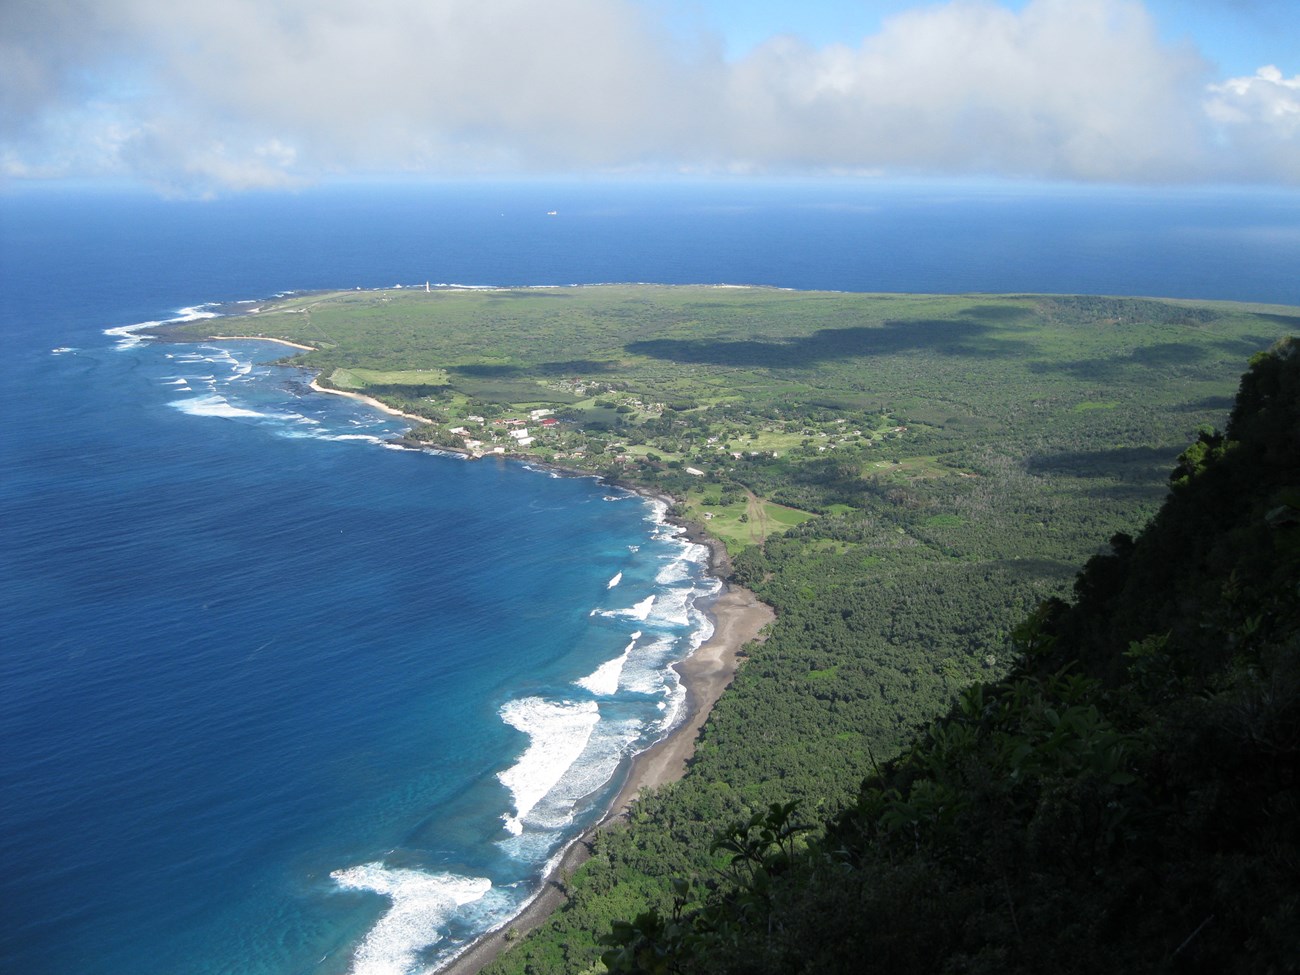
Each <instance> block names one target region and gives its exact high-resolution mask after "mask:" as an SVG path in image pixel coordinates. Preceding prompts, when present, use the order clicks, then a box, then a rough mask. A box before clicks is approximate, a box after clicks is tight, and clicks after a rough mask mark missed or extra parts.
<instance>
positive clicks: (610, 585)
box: [605, 572, 623, 589]
mask: <svg viewBox="0 0 1300 975" xmlns="http://www.w3.org/2000/svg"><path fill="white" fill-rule="evenodd" d="M622 581H623V573H622V572H616V573H614V578H613V579H610V580H609V582H608V583H607V584H606V585H605V588H606V589H613V588H614V587H615V586H617V585H618V584H619V583H620V582H622Z"/></svg>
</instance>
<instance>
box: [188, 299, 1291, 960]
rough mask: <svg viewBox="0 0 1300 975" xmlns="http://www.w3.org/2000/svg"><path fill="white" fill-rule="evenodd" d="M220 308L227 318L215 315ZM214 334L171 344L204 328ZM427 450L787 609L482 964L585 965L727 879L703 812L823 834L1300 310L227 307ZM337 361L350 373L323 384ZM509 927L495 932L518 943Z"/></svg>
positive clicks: (1146, 503)
mask: <svg viewBox="0 0 1300 975" xmlns="http://www.w3.org/2000/svg"><path fill="white" fill-rule="evenodd" d="M216 321H217V322H221V327H222V328H228V327H229V325H230V322H229V320H225V321H223V320H220V319H218V320H216ZM214 324H215V323H214V322H197V323H194V324H193V325H190V326H186V327H185V328H182V329H173V330H171V332H172V334H175V335H177V336H178V337H191V338H195V337H201V336H203V335H205V334H210V332H208V331H206V330H210V329H212V328H213V327H214ZM237 330H238V332H239V333H240V334H243V335H262V336H265V337H274V338H279V339H287V340H290V341H293V342H296V343H300V344H303V345H309V346H311V347H312V348H313V350H314V351H310V352H304V353H302V354H301V355H297V356H294V357H293V358H292V361H293V362H295V363H297V364H300V365H303V366H305V367H307V368H310V369H313V370H316V371H318V372H319V374H320V377H321V381H322V382H323V383H324V384H325V385H327V386H328V385H330V384H331V383H332V384H333V385H335V386H336V387H337V388H340V389H346V390H349V391H353V392H361V393H364V394H368V395H371V396H374V397H376V398H378V399H380V400H382V401H384V402H385V403H388V404H390V405H392V406H394V407H396V408H398V409H400V410H403V411H405V412H409V413H413V414H419V415H421V416H424V417H426V418H428V419H429V420H430V421H431V422H430V423H429V424H427V425H424V426H421V427H420V428H419V429H418V430H415V431H413V432H412V436H413V437H419V438H421V439H422V440H424V441H426V442H428V443H430V444H432V445H440V446H451V447H457V448H460V449H464V450H467V451H470V452H471V453H490V452H492V451H494V450H501V451H504V452H507V453H509V454H514V455H526V456H530V457H533V458H536V459H539V460H543V461H548V462H552V463H555V464H557V465H560V466H564V467H569V468H574V469H579V470H587V471H593V472H598V473H602V474H607V475H610V476H612V477H614V478H617V479H620V480H623V481H626V482H630V483H635V484H638V485H642V486H646V487H650V488H654V489H658V490H662V491H664V492H665V493H668V494H670V495H672V496H673V497H675V498H677V499H679V502H680V503H679V506H678V513H679V514H682V515H685V516H687V517H689V518H692V519H693V520H695V521H698V522H699V523H700V524H701V525H702V526H703V527H705V528H706V530H710V531H711V532H712V533H713V534H715V535H716V536H717V537H719V538H720V539H721V540H722V541H724V542H725V544H726V546H727V548H728V551H729V553H730V555H731V561H732V566H733V572H734V578H735V580H736V581H737V582H739V583H740V584H741V585H744V586H746V587H748V588H749V589H751V590H752V591H753V592H754V593H755V594H756V595H757V596H758V597H759V598H760V599H761V600H763V601H764V602H766V603H768V604H769V605H771V606H772V607H773V608H774V609H775V611H776V614H777V619H776V622H775V623H774V624H773V625H772V627H771V629H770V634H769V636H768V638H767V640H766V641H764V642H762V643H760V644H753V645H751V646H750V647H749V649H748V658H747V660H746V662H745V664H744V666H742V667H741V668H740V670H739V672H738V673H737V676H736V678H735V681H734V683H733V684H732V686H731V688H730V689H729V690H728V691H727V693H726V694H724V695H723V696H722V698H721V700H720V701H719V702H718V704H717V706H716V707H715V708H714V709H713V712H712V714H711V716H710V718H709V721H708V723H707V725H706V726H705V727H704V730H703V732H702V733H701V737H700V741H699V744H698V747H697V748H696V751H695V756H694V758H693V760H692V763H691V766H690V769H689V771H688V773H687V775H686V776H685V777H684V778H683V779H682V780H680V781H678V782H675V783H672V784H670V785H667V786H665V787H663V788H661V789H659V790H657V791H656V792H655V793H654V794H652V795H646V796H644V797H643V798H642V800H641V802H640V803H639V804H638V806H637V808H636V809H635V810H634V811H633V814H632V817H631V821H630V822H629V823H627V824H626V825H625V826H622V827H620V828H617V829H611V830H605V831H602V832H601V833H600V834H599V836H598V837H597V838H596V839H595V840H594V841H593V846H592V853H593V855H592V857H591V859H590V860H588V861H587V863H586V864H585V865H584V866H583V867H582V868H581V869H580V870H579V871H578V872H577V873H576V874H575V876H573V877H571V878H568V882H567V883H566V886H565V890H566V893H567V901H566V906H565V908H564V909H563V910H562V911H560V912H559V913H557V914H556V915H555V916H553V917H552V919H551V920H550V921H548V922H547V923H546V924H545V925H543V926H542V928H541V929H539V930H538V931H537V932H535V933H534V934H533V935H532V936H530V937H528V938H523V939H517V940H518V947H516V948H514V949H513V950H511V951H510V952H509V953H508V954H506V955H505V956H504V958H502V959H501V960H500V961H498V962H497V963H496V964H497V966H498V967H499V970H505V971H523V970H529V971H534V972H546V971H557V972H558V971H573V970H585V969H588V968H590V967H591V966H592V965H593V964H595V962H596V958H597V956H598V953H599V949H598V947H597V946H596V943H595V939H596V937H598V936H599V934H600V933H602V932H603V931H607V930H608V927H609V922H610V921H611V919H613V918H629V917H634V916H635V915H636V914H637V913H638V912H639V910H641V909H642V908H643V907H645V906H649V905H653V906H656V907H659V908H660V909H664V910H670V909H671V905H672V892H671V886H670V880H671V878H673V877H681V876H691V875H707V874H708V873H709V872H710V871H716V868H717V862H716V860H717V857H716V854H714V853H712V852H711V850H710V843H711V841H712V839H713V834H714V830H715V828H716V827H717V826H718V825H719V824H725V823H727V822H730V821H733V820H736V819H743V818H746V817H748V816H750V815H751V814H752V813H753V812H754V811H755V810H762V809H764V808H765V807H766V806H767V804H769V803H775V802H787V801H796V802H799V803H800V804H801V808H803V809H806V810H810V811H811V810H816V811H817V812H816V815H815V816H813V817H812V818H814V819H816V820H818V821H821V820H824V819H825V818H827V817H828V816H829V814H830V812H831V811H833V810H834V809H836V808H838V807H839V806H841V805H842V804H843V803H845V802H847V801H849V800H850V798H851V797H852V796H853V795H854V794H855V792H856V789H857V787H858V785H859V783H860V782H861V781H862V779H863V777H864V776H865V775H866V774H867V773H868V772H869V771H870V770H871V769H872V768H873V767H874V765H875V763H877V762H883V761H885V760H886V759H887V758H889V757H890V756H892V755H894V754H897V752H898V750H899V749H900V748H902V747H904V745H905V744H906V743H907V742H908V741H909V740H911V739H912V738H913V736H914V732H915V729H916V728H917V727H918V726H920V725H922V724H924V723H925V722H927V721H929V720H930V719H931V718H933V717H934V716H935V715H936V714H937V713H939V712H940V711H941V710H943V709H944V708H945V707H946V705H947V703H948V702H949V701H950V700H951V699H952V697H953V695H954V694H956V693H957V692H958V691H959V690H960V689H961V688H963V687H965V686H966V685H968V684H969V683H971V682H972V681H974V680H991V679H996V678H997V677H999V676H1001V675H1002V674H1003V673H1005V672H1006V668H1007V666H1008V664H1009V662H1010V659H1011V654H1012V652H1013V651H1012V645H1011V633H1012V631H1013V630H1014V629H1015V627H1016V626H1017V625H1018V624H1019V623H1021V622H1022V621H1023V620H1025V618H1026V617H1027V616H1028V615H1029V614H1030V613H1031V612H1032V611H1033V609H1034V607H1035V606H1037V605H1038V604H1039V603H1040V602H1041V601H1042V600H1044V599H1046V598H1048V597H1052V596H1067V597H1068V595H1069V582H1070V580H1071V579H1072V578H1073V576H1074V574H1075V573H1076V572H1077V571H1078V569H1079V568H1080V566H1081V565H1082V564H1083V563H1084V561H1086V560H1087V559H1088V558H1089V557H1090V556H1092V555H1094V554H1097V553H1098V552H1102V551H1106V550H1107V545H1108V541H1109V540H1110V539H1111V538H1112V537H1113V536H1114V535H1116V534H1117V533H1130V534H1134V533H1136V532H1138V531H1139V530H1140V529H1141V528H1142V526H1143V525H1144V523H1145V522H1146V520H1147V519H1148V518H1149V517H1150V516H1151V515H1152V514H1153V513H1154V512H1155V510H1156V508H1157V507H1158V506H1159V504H1160V503H1161V501H1162V500H1163V499H1164V497H1165V495H1166V493H1167V492H1168V477H1169V473H1170V471H1171V470H1172V468H1173V467H1174V465H1175V464H1176V463H1177V459H1178V455H1179V454H1180V452H1181V451H1183V450H1184V449H1185V448H1186V447H1187V446H1188V444H1189V443H1191V442H1192V441H1194V440H1195V439H1196V437H1197V435H1198V433H1199V432H1200V431H1202V430H1205V429H1207V428H1213V427H1221V426H1222V425H1223V424H1224V422H1225V421H1226V418H1227V412H1228V410H1229V409H1230V408H1231V405H1232V400H1233V396H1234V394H1235V392H1236V389H1237V385H1238V381H1239V379H1240V377H1241V374H1242V373H1243V372H1244V371H1245V369H1246V366H1247V364H1248V362H1249V360H1250V358H1251V357H1252V356H1253V355H1255V354H1257V353H1259V352H1262V351H1264V350H1266V349H1267V348H1269V347H1270V346H1271V345H1272V344H1273V343H1274V342H1275V341H1277V339H1279V338H1280V337H1282V336H1284V335H1287V334H1292V333H1295V332H1297V331H1300V308H1291V307H1279V306H1265V305H1245V304H1233V303H1223V302H1213V303H1210V302H1191V301H1171V300H1160V299H1151V298H1122V297H1099V296H1060V295H984V294H979V295H951V296H937V295H877V294H841V293H810V292H790V291H780V290H773V289H762V288H712V287H659V286H599V287H579V288H537V289H523V290H500V291H497V290H472V291H471V290H465V291H460V290H444V291H433V292H424V291H406V290H394V291H370V292H339V293H324V294H309V295H296V296H290V297H288V298H285V299H282V300H278V301H276V302H271V303H267V304H264V305H262V306H261V310H260V311H259V312H257V313H256V314H250V315H247V316H246V317H245V318H243V319H241V320H239V322H238V325H237ZM332 377H337V378H332ZM515 940H516V939H513V938H512V939H511V941H512V943H514V941H515Z"/></svg>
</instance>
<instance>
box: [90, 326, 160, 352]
mask: <svg viewBox="0 0 1300 975" xmlns="http://www.w3.org/2000/svg"><path fill="white" fill-rule="evenodd" d="M161 324H162V322H137V323H136V324H134V325H119V326H118V327H116V328H106V329H104V334H105V335H111V336H112V337H113V338H115V339H117V345H116V348H119V349H131V348H134V347H135V346H137V345H141V344H143V343H144V342H147V341H149V336H147V335H137V334H136V333H137V332H139V331H140V330H141V329H146V328H153V327H154V326H155V325H161Z"/></svg>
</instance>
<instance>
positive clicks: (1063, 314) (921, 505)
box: [178, 285, 1300, 558]
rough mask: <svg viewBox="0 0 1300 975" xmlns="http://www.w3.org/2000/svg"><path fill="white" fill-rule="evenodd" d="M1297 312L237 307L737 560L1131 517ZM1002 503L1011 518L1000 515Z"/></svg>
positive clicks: (391, 400) (452, 441) (321, 362)
mask: <svg viewBox="0 0 1300 975" xmlns="http://www.w3.org/2000/svg"><path fill="white" fill-rule="evenodd" d="M1298 315H1300V311H1298V310H1297V309H1288V308H1276V307H1264V306H1259V307H1254V306H1243V305H1233V304H1226V303H1218V304H1204V303H1191V302H1173V301H1154V300H1148V299H1135V298H1099V297H1061V296H990V295H970V296H935V295H863V294H844V293H815V292H791V291H782V290H776V289H765V288H731V287H659V286H649V285H630V286H621V285H619V286H594V287H576V288H528V289H517V290H494V289H455V290H433V291H425V290H422V289H419V290H417V289H395V290H386V291H344V292H327V293H313V294H305V295H292V296H289V297H286V298H281V299H278V300H275V301H272V302H268V303H265V304H262V305H261V306H259V308H258V310H257V311H256V312H252V313H245V315H244V317H242V318H240V319H235V320H232V319H228V318H227V319H218V320H217V322H218V323H219V324H220V326H221V327H222V328H227V327H232V328H231V330H235V331H238V332H239V333H240V334H247V335H257V336H265V337H274V338H279V339H283V340H288V341H291V342H294V343H298V344H301V345H304V346H309V347H311V349H312V351H309V352H305V353H304V354H303V355H301V356H297V357H295V358H294V360H293V361H294V362H295V363H297V364H300V365H302V366H305V367H307V368H309V369H312V370H314V371H316V372H318V373H319V380H318V381H319V382H320V384H321V385H322V386H324V387H326V388H332V389H335V390H339V391H346V392H353V393H358V394H364V395H369V396H372V397H374V398H376V399H378V400H380V401H382V402H384V403H386V404H388V405H389V406H391V407H394V408H396V409H398V410H401V411H402V412H405V413H408V414H411V415H413V416H417V417H423V418H425V419H427V420H428V421H429V422H428V423H422V424H417V425H416V426H415V427H414V428H413V429H412V431H411V434H410V436H411V437H412V439H415V440H418V441H419V442H422V443H426V444H428V445H430V446H441V447H448V448H452V449H459V450H464V451H466V452H469V453H471V454H474V455H486V454H492V453H504V454H510V455H514V456H527V457H531V458H534V459H537V460H541V461H545V462H551V463H555V464H557V465H560V466H564V467H570V468H575V469H579V470H586V471H593V472H598V473H601V474H606V475H609V476H611V477H614V478H618V479H621V480H628V481H633V482H636V483H639V484H642V485H647V486H654V487H656V488H659V489H661V490H663V491H665V492H667V493H669V494H672V495H673V496H675V497H678V498H681V499H682V500H683V502H684V504H685V506H686V509H687V513H689V514H690V515H691V516H693V517H694V518H695V519H696V520H699V521H701V522H704V521H707V522H708V527H709V528H710V530H711V532H712V533H713V534H715V535H717V536H718V537H720V538H722V539H723V540H725V541H726V543H727V545H728V547H729V548H730V549H731V550H732V551H733V553H736V552H739V551H741V550H743V549H745V548H747V547H751V546H754V545H757V544H759V543H761V542H762V541H764V540H765V539H766V538H767V537H768V536H770V535H772V534H776V533H782V532H785V531H787V530H788V529H790V528H791V527H793V526H796V525H799V524H801V523H803V522H805V521H807V520H808V519H809V518H811V517H815V516H816V517H822V518H830V519H832V520H840V521H843V520H845V519H847V520H848V521H850V522H851V521H853V513H854V512H858V513H861V512H865V511H868V510H870V509H872V508H873V507H874V506H875V505H877V504H879V503H881V502H883V503H884V504H885V505H887V506H888V507H890V508H902V509H905V510H909V511H913V512H914V513H915V517H912V518H909V519H908V527H907V531H908V532H912V533H923V534H924V535H925V542H926V544H928V545H932V546H933V545H938V546H939V547H940V548H942V546H943V544H945V542H947V541H949V540H951V541H956V540H957V539H958V538H960V537H961V536H964V535H966V534H969V531H968V530H963V529H968V528H969V526H970V524H971V523H972V522H975V521H986V519H985V517H984V515H985V514H988V515H991V516H992V517H993V518H994V519H995V520H996V521H998V522H1000V523H1001V524H999V525H996V526H995V525H986V531H987V530H993V531H995V532H997V533H1000V534H1005V533H1006V531H1007V530H1009V531H1011V532H1012V533H1014V534H1017V535H1020V536H1021V537H1022V539H1023V540H1024V541H1025V542H1030V543H1033V544H1032V545H1031V546H1029V547H1027V548H1026V549H1025V553H1024V554H1028V553H1029V552H1030V551H1032V552H1034V553H1036V555H1037V556H1039V557H1041V556H1043V555H1045V554H1047V553H1046V552H1045V551H1044V549H1043V548H1042V547H1041V546H1039V545H1037V536H1039V535H1044V534H1045V535H1048V536H1055V535H1057V534H1059V533H1060V532H1062V531H1065V532H1069V531H1072V530H1073V528H1074V527H1080V526H1068V525H1065V524H1063V521H1064V520H1065V519H1064V518H1062V517H1061V516H1062V515H1065V518H1069V517H1070V514H1069V512H1068V510H1066V509H1069V508H1070V503H1069V501H1068V497H1069V496H1071V495H1075V496H1077V495H1081V494H1086V495H1090V496H1091V497H1092V498H1093V499H1094V501H1096V502H1097V503H1099V504H1101V506H1102V508H1103V509H1107V510H1110V511H1111V512H1112V514H1111V515H1109V516H1108V515H1104V514H1102V513H1101V511H1097V512H1096V513H1094V515H1093V518H1100V519H1106V518H1110V519H1111V521H1109V522H1107V523H1106V525H1104V526H1103V527H1115V528H1118V527H1119V526H1121V525H1128V524H1129V520H1128V519H1129V518H1131V514H1123V513H1121V512H1122V511H1123V509H1124V505H1125V503H1126V502H1129V501H1132V500H1133V499H1134V497H1135V496H1137V495H1141V493H1142V490H1143V487H1144V486H1145V487H1146V488H1147V489H1148V490H1151V491H1154V492H1156V493H1154V494H1152V495H1150V497H1149V498H1148V501H1150V500H1152V499H1154V498H1156V497H1158V490H1159V486H1160V483H1161V481H1162V479H1163V476H1164V470H1165V468H1166V467H1167V466H1168V462H1169V460H1170V459H1171V458H1172V457H1173V456H1174V455H1175V454H1176V453H1177V451H1178V450H1179V449H1181V445H1183V444H1185V443H1186V441H1187V439H1188V438H1189V436H1193V435H1194V434H1195V431H1196V429H1197V427H1198V425H1200V424H1202V423H1214V422H1217V421H1218V420H1219V419H1221V417H1222V415H1223V413H1224V411H1225V410H1226V409H1227V406H1228V403H1229V397H1230V396H1231V393H1232V391H1233V388H1234V384H1235V379H1236V376H1237V375H1238V374H1239V373H1240V371H1241V368H1242V365H1243V363H1244V362H1245V360H1246V359H1247V358H1248V357H1249V356H1250V355H1251V354H1253V353H1254V352H1256V351H1259V350H1260V349H1261V348H1264V347H1267V346H1268V345H1269V344H1270V343H1271V342H1272V341H1274V340H1275V339H1276V338H1277V337H1278V336H1279V335H1281V334H1283V333H1285V332H1286V331H1287V329H1288V328H1293V327H1294V323H1295V321H1296V318H1297V316H1298ZM212 327H213V323H212V322H211V321H209V322H197V323H194V324H193V325H190V326H188V327H187V328H186V329H183V330H178V331H182V332H185V331H188V333H189V334H191V335H195V336H197V335H204V334H209V332H210V330H211V329H212ZM963 482H965V483H964V484H963ZM1008 491H1010V493H1011V495H1012V496H1011V497H1007V496H1006V492H1008ZM993 493H996V494H998V495H999V498H998V499H997V503H995V504H993V505H991V506H990V505H989V504H987V503H983V507H984V509H986V510H985V511H968V510H967V509H969V508H970V506H971V505H972V504H980V503H981V502H977V501H976V499H977V498H981V497H988V496H989V495H990V494H993ZM1004 502H1005V503H1004ZM1008 505H1010V506H1012V507H1014V508H1015V510H1016V515H1015V516H1012V515H1011V513H1010V512H1009V511H1003V510H997V511H994V510H993V509H1003V508H1005V507H1007V506H1008ZM1063 506H1064V507H1063ZM1013 523H1014V527H1013ZM1082 527H1083V528H1084V532H1085V533H1086V535H1087V537H1090V538H1095V537H1097V536H1096V532H1095V531H1088V528H1089V526H1082ZM1049 549H1050V550H1052V551H1053V554H1056V553H1055V550H1054V549H1053V547H1051V546H1049ZM1007 554H1013V553H1007ZM1060 554H1062V555H1065V556H1066V557H1067V558H1070V557H1072V556H1073V555H1075V554H1077V552H1071V551H1069V550H1067V551H1066V552H1061V553H1060ZM1049 557H1052V556H1049Z"/></svg>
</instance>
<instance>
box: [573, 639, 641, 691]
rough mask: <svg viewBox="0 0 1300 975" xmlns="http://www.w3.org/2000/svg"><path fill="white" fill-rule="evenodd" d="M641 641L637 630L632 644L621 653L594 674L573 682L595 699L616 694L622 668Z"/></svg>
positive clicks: (598, 668) (602, 665)
mask: <svg viewBox="0 0 1300 975" xmlns="http://www.w3.org/2000/svg"><path fill="white" fill-rule="evenodd" d="M639 639H641V631H640V630H637V631H636V632H635V633H633V634H632V642H631V643H629V644H628V645H627V646H626V647H624V648H623V652H622V653H621V654H620V655H619V656H617V657H615V658H614V659H613V660H607V661H605V662H604V663H603V664H601V665H600V666H599V667H597V668H596V669H595V671H594V672H592V673H590V674H588V675H587V676H586V677H579V678H578V679H577V680H575V681H574V683H575V684H577V685H578V686H579V687H585V688H586V689H587V690H589V691H591V693H593V694H595V695H596V696H597V697H610V696H611V695H613V694H617V693H618V681H619V677H621V676H622V674H623V666H624V665H625V664H626V663H627V659H628V657H629V656H630V655H631V653H632V648H633V647H635V646H636V641H637V640H639Z"/></svg>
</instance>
